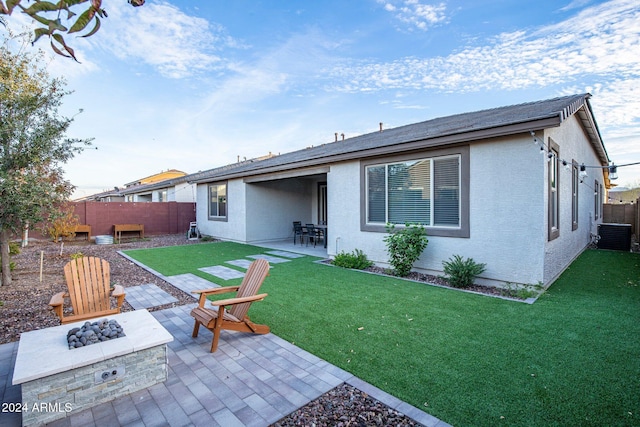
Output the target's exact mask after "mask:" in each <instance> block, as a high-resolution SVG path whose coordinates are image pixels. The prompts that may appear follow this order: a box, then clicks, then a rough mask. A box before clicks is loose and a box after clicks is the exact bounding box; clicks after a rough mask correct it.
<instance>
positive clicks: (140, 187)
mask: <svg viewBox="0 0 640 427" xmlns="http://www.w3.org/2000/svg"><path fill="white" fill-rule="evenodd" d="M189 176H190V175H184V176H180V177H177V178H171V179H165V180H163V181H158V182H153V183H151V184H137V185H131V186H129V187H127V188H121V189H120V192H119V194H120V195H122V196H124V195H127V194H136V193H142V192H147V191H153V190H159V189H162V188H170V187H175V186H176V185H179V184H183V183H185V182H187V181H188V180H189Z"/></svg>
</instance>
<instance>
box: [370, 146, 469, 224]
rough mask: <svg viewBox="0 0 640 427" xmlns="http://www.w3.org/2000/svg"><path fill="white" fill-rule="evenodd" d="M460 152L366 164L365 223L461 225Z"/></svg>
mask: <svg viewBox="0 0 640 427" xmlns="http://www.w3.org/2000/svg"><path fill="white" fill-rule="evenodd" d="M460 168H461V162H460V155H459V154H456V155H450V156H441V157H433V158H422V159H415V160H406V161H400V162H393V163H384V164H376V165H370V166H367V167H366V168H365V169H366V191H367V198H366V222H367V224H387V223H391V224H406V223H413V224H423V225H425V226H427V227H451V228H460V227H461V215H460V210H461V204H460V179H461V178H460Z"/></svg>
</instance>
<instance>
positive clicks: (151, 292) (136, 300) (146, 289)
mask: <svg viewBox="0 0 640 427" xmlns="http://www.w3.org/2000/svg"><path fill="white" fill-rule="evenodd" d="M125 299H126V300H127V302H128V303H129V304H131V307H133V308H134V309H136V310H140V309H143V308H151V307H158V306H161V305H165V304H171V303H173V302H177V301H178V299H177V298H175V297H174V296H173V295H171V294H170V293H168V292H165V291H164V290H162V289H161V288H160V287H159V286H158V285H154V284H153V283H149V284H146V285H139V286H130V287H127V288H126V296H125Z"/></svg>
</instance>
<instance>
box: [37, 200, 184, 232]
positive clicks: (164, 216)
mask: <svg viewBox="0 0 640 427" xmlns="http://www.w3.org/2000/svg"><path fill="white" fill-rule="evenodd" d="M72 205H74V211H75V213H76V215H78V217H79V219H80V222H79V224H86V225H90V226H91V236H92V237H95V236H99V235H113V226H114V224H144V234H145V235H160V234H180V233H185V234H186V233H187V230H188V229H189V223H190V222H192V221H195V220H196V204H195V203H179V202H140V203H138V202H73V203H72ZM39 228H40V227H39V226H35V227H31V229H30V230H29V238H34V239H43V238H44V239H47V238H48V236H42V234H41V233H40V229H39Z"/></svg>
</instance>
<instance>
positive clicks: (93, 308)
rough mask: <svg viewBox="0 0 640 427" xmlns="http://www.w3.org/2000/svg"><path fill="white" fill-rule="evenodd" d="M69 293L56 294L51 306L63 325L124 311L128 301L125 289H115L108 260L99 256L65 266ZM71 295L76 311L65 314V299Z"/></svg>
mask: <svg viewBox="0 0 640 427" xmlns="http://www.w3.org/2000/svg"><path fill="white" fill-rule="evenodd" d="M64 276H65V279H66V280H67V289H68V291H67V292H60V293H57V294H55V295H54V296H53V297H52V298H51V301H50V302H49V305H50V306H51V307H53V311H54V312H55V313H56V314H57V315H58V317H59V318H60V322H61V323H62V324H65V323H69V322H77V321H80V320H86V319H91V318H94V317H101V316H107V315H109V314H118V313H120V307H122V303H123V302H124V297H125V293H124V288H123V287H122V286H120V285H116V286H115V287H114V288H113V290H111V288H110V286H111V284H110V280H111V270H110V267H109V263H108V262H107V261H106V260H103V259H100V258H95V257H82V258H77V259H74V260H72V261H70V262H68V263H67V265H65V266H64ZM111 297H114V298H116V307H115V308H112V307H111ZM65 298H68V299H69V300H70V301H71V306H72V307H73V314H72V315H70V316H65V315H64V300H65Z"/></svg>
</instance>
